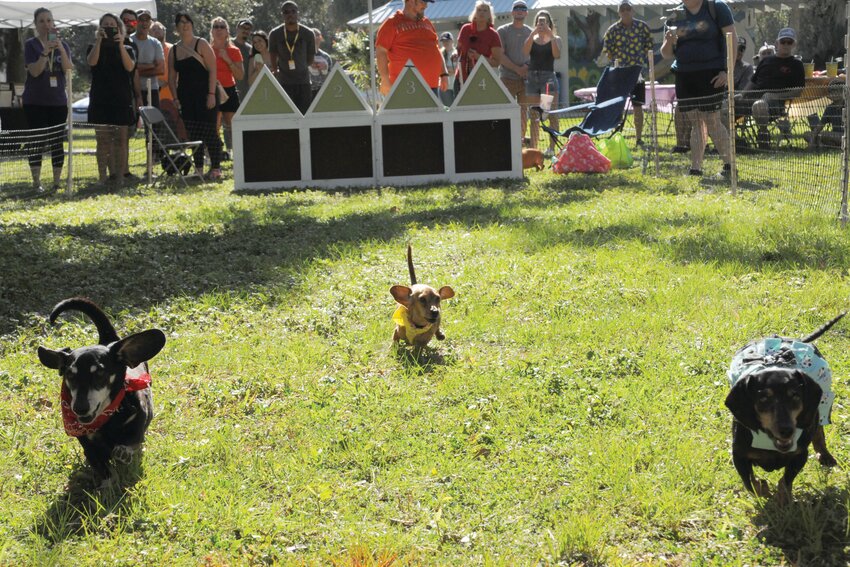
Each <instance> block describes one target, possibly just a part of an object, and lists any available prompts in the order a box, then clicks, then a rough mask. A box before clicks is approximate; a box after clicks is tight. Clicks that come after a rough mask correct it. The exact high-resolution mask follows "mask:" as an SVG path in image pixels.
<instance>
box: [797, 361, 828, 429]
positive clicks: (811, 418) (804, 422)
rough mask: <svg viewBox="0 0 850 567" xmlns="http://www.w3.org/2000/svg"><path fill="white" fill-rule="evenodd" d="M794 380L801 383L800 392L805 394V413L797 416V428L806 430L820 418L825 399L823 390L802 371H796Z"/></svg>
mask: <svg viewBox="0 0 850 567" xmlns="http://www.w3.org/2000/svg"><path fill="white" fill-rule="evenodd" d="M794 379H795V380H797V381H798V382H799V384H800V391H801V392H802V394H803V411H802V412H801V413H800V415H798V416H797V426H798V427H800V428H801V429H805V428H806V427H808V426H809V425H811V424H812V423H814V422H815V421H817V420H818V418H819V417H820V414H819V412H818V407H819V406H820V400H821V398H822V397H823V390H822V389H821V387H820V386H819V385H818V383H817V382H815V381H814V380H812V379H811V378H810V377H809V375H808V374H806V373H805V372H803V371H802V370H799V369H798V370H795V371H794Z"/></svg>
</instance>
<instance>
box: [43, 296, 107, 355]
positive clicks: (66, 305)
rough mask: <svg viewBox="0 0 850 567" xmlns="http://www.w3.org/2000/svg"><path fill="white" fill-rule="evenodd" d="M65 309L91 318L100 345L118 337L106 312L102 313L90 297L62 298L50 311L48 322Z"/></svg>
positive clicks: (52, 321)
mask: <svg viewBox="0 0 850 567" xmlns="http://www.w3.org/2000/svg"><path fill="white" fill-rule="evenodd" d="M65 311H79V312H80V313H83V314H84V315H88V317H89V319H91V320H92V323H94V326H95V327H97V334H98V342H99V343H100V344H102V345H108V344H109V343H114V342H115V341H117V340H118V339H119V338H120V337H119V336H118V333H117V332H116V331H115V327H113V326H112V323H110V322H109V318H108V317H107V316H106V313H104V312H103V311H102V310H101V308H100V307H98V306H97V305H96V304H95V303H94V302H93V301H92V300H90V299H86V298H85V297H72V298H71V299H64V300H62V301H60V302H59V303H57V304H56V307H54V308H53V311H51V312H50V322H51V323H55V322H56V319H57V318H58V317H59V315H61V314H62V313H64V312H65Z"/></svg>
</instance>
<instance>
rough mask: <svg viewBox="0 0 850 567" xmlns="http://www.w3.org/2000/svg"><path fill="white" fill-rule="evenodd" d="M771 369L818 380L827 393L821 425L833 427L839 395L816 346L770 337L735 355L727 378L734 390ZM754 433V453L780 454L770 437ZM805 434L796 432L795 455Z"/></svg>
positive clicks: (821, 411)
mask: <svg viewBox="0 0 850 567" xmlns="http://www.w3.org/2000/svg"><path fill="white" fill-rule="evenodd" d="M769 368H782V369H786V370H794V369H796V370H801V371H803V372H804V373H805V374H806V375H807V376H808V377H809V378H811V379H812V380H814V381H815V383H816V384H817V385H818V386H820V389H821V390H822V391H823V395H822V396H821V400H820V404H819V405H818V415H819V417H820V421H819V423H820V424H821V425H829V424H830V423H831V422H830V414H831V413H832V402H833V400H834V399H835V393H834V392H833V391H832V371H831V370H830V369H829V364H827V362H826V360H824V359H823V357H822V356H821V355H820V353H819V352H818V350H817V349H816V348H815V347H814V346H812V345H811V344H809V343H803V342H800V341H795V340H794V339H786V338H782V337H770V338H767V339H761V340H758V341H755V342H752V343H750V344H748V345H747V346H745V347H744V348H742V349H741V350H739V351H738V352H737V353H735V356H734V358H732V364H731V365H730V366H729V372H727V374H726V375H727V377H728V378H729V386H730V387H734V386H735V384H737V383H738V380H741V379H742V378H746V377H747V376H750V375H751V374H754V373H756V372H760V371H762V370H766V369H769ZM750 431H751V432H752V434H753V443H752V447H753V449H765V450H770V451H776V450H777V449H776V447H775V446H774V444H773V441H771V440H770V437H769V436H768V435H767V433H765V432H764V431H753V430H750ZM802 434H803V430H802V429H800V428H797V430H796V431H795V432H794V447H793V448H792V449H791V450H792V451H796V450H797V440H798V439H799V438H800V435H802Z"/></svg>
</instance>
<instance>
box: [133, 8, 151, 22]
mask: <svg viewBox="0 0 850 567" xmlns="http://www.w3.org/2000/svg"><path fill="white" fill-rule="evenodd" d="M142 16H147V17H149V18H150V17H151V12H150V10H145V9H144V8H142V9H141V10H136V17H137V18H139V19H141V17H142Z"/></svg>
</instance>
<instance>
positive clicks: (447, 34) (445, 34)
mask: <svg viewBox="0 0 850 567" xmlns="http://www.w3.org/2000/svg"><path fill="white" fill-rule="evenodd" d="M447 39H454V37H452V32H443V33H441V34H440V41H444V40H447Z"/></svg>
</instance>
